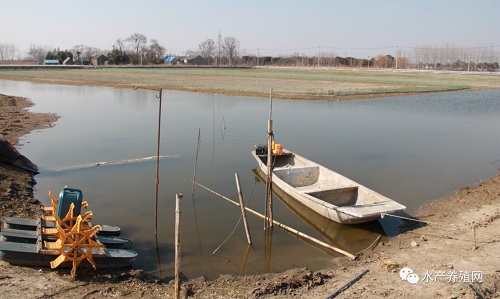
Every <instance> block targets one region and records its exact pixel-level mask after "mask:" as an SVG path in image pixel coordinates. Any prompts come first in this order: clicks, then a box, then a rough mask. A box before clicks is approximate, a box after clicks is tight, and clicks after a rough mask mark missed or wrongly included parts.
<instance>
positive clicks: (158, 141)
mask: <svg viewBox="0 0 500 299" xmlns="http://www.w3.org/2000/svg"><path fill="white" fill-rule="evenodd" d="M132 89H134V90H137V89H148V90H156V91H158V95H157V96H156V98H157V99H159V100H160V104H159V108H158V137H157V148H156V184H155V237H156V236H158V185H159V184H160V137H161V133H160V131H161V104H162V95H163V89H162V88H154V87H141V86H132Z"/></svg>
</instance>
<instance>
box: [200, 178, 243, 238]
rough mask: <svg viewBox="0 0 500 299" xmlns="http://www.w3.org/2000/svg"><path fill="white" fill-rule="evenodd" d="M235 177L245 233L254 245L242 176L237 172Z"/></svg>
mask: <svg viewBox="0 0 500 299" xmlns="http://www.w3.org/2000/svg"><path fill="white" fill-rule="evenodd" d="M234 178H235V179H236V188H238V198H239V199H240V207H241V217H243V225H244V226H245V233H246V234H247V241H248V244H250V245H252V237H251V236H250V229H249V228H248V222H247V214H246V212H245V211H246V210H245V205H244V204H243V194H242V193H241V187H240V177H239V176H238V174H237V173H235V174H234ZM193 187H194V181H193Z"/></svg>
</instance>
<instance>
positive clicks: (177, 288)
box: [175, 193, 182, 299]
mask: <svg viewBox="0 0 500 299" xmlns="http://www.w3.org/2000/svg"><path fill="white" fill-rule="evenodd" d="M181 199H182V194H181V193H177V194H176V196H175V298H176V299H177V298H180V293H181V277H180V273H181V214H182V211H181Z"/></svg>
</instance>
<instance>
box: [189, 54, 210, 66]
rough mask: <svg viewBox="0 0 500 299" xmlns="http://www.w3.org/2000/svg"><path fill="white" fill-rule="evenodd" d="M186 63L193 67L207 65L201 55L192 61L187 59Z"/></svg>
mask: <svg viewBox="0 0 500 299" xmlns="http://www.w3.org/2000/svg"><path fill="white" fill-rule="evenodd" d="M188 63H189V64H193V65H207V64H208V61H207V60H206V59H205V58H204V57H202V56H201V55H198V56H196V57H195V58H193V59H189V61H188Z"/></svg>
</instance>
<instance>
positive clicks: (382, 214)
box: [380, 213, 428, 224]
mask: <svg viewBox="0 0 500 299" xmlns="http://www.w3.org/2000/svg"><path fill="white" fill-rule="evenodd" d="M380 216H382V219H383V218H384V217H385V216H390V217H394V218H399V219H403V220H410V221H415V222H421V223H425V224H428V222H426V221H422V220H419V219H415V218H408V217H402V216H397V215H392V214H386V213H380Z"/></svg>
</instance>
